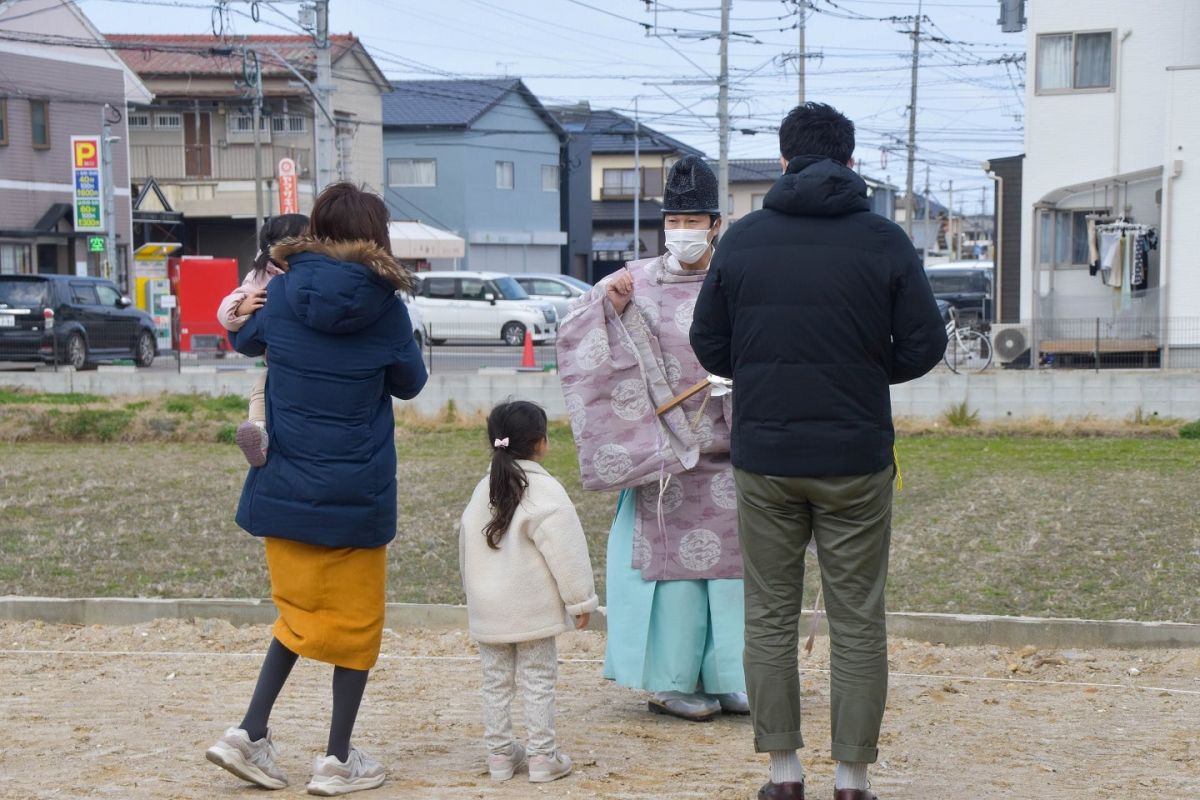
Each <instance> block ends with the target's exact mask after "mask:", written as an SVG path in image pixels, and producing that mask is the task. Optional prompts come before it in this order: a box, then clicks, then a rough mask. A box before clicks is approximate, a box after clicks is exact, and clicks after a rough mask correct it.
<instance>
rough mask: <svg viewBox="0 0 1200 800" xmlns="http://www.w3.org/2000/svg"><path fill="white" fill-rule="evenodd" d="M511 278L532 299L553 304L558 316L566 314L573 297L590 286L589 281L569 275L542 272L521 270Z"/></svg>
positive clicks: (587, 289)
mask: <svg viewBox="0 0 1200 800" xmlns="http://www.w3.org/2000/svg"><path fill="white" fill-rule="evenodd" d="M513 280H515V281H516V282H517V283H519V284H520V285H521V288H522V289H524V290H525V292H526V294H528V295H529V296H530V297H532V298H533V299H534V300H542V301H545V302H547V303H550V304H551V305H553V306H554V310H555V311H557V312H558V318H559V319H562V318H563V317H565V316H566V315H567V308H568V307H569V306H570V305H571V303H572V301H574V300H575V298H577V297H580V296H581V295H583V294H584V293H585V292H587V291H589V290H590V289H591V288H592V285H591V284H590V283H584V282H583V281H581V280H579V279H578V278H573V277H571V276H570V275H554V274H551V273H542V272H522V273H518V274H516V275H513Z"/></svg>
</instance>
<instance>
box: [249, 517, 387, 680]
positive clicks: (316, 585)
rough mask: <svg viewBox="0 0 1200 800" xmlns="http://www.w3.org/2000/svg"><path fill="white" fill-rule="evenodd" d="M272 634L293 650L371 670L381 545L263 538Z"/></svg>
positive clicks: (377, 629) (379, 611) (377, 633)
mask: <svg viewBox="0 0 1200 800" xmlns="http://www.w3.org/2000/svg"><path fill="white" fill-rule="evenodd" d="M266 545H267V569H269V570H270V572H271V599H272V600H274V601H275V606H276V607H277V608H278V609H279V619H277V620H275V628H274V634H275V638H276V639H278V640H279V641H280V642H281V643H282V644H283V646H284V647H286V648H287V649H288V650H291V651H292V652H293V653H298V654H300V655H302V656H304V657H305V658H311V659H313V660H315V661H324V662H325V663H327V664H333V665H335V666H338V667H347V668H349V669H371V667H373V666H375V662H376V661H377V660H378V659H379V645H380V642H381V641H382V639H383V614H384V587H385V584H386V580H387V547H375V548H371V549H369V550H368V549H363V548H358V547H321V546H319V545H313V544H305V543H304V542H293V541H291V540H289V539H274V538H270V537H267V538H266Z"/></svg>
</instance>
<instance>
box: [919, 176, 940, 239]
mask: <svg viewBox="0 0 1200 800" xmlns="http://www.w3.org/2000/svg"><path fill="white" fill-rule="evenodd" d="M929 210H930V209H929V163H928V162H926V163H925V226H924V231H923V233H922V237H921V244H922V245H923V246H922V247H921V261H922V262H924V261H925V258H926V257H927V256H928V255H929V251H930V249H932V248H930V247H929ZM934 244H935V245H936V244H937V241H936V239H935V241H934Z"/></svg>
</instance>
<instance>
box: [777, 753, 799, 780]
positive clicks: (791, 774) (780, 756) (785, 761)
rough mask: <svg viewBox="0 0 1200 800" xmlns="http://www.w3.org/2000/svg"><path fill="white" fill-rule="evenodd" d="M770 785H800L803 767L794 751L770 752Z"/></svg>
mask: <svg viewBox="0 0 1200 800" xmlns="http://www.w3.org/2000/svg"><path fill="white" fill-rule="evenodd" d="M770 756H771V783H801V782H803V781H804V765H803V764H801V763H800V756H799V755H797V753H796V751H795V750H772V751H771V753H770Z"/></svg>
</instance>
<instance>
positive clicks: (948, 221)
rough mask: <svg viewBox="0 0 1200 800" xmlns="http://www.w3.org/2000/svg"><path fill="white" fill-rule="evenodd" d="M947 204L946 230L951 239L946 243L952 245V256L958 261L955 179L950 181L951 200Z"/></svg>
mask: <svg viewBox="0 0 1200 800" xmlns="http://www.w3.org/2000/svg"><path fill="white" fill-rule="evenodd" d="M946 205H947V206H948V207H949V209H950V211H949V214H948V216H947V218H946V230H947V231H948V233H949V241H947V242H946V244H948V245H950V256H951V258H953V260H955V261H958V242H957V240H956V239H955V238H954V181H950V202H949V203H947V204H946Z"/></svg>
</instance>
